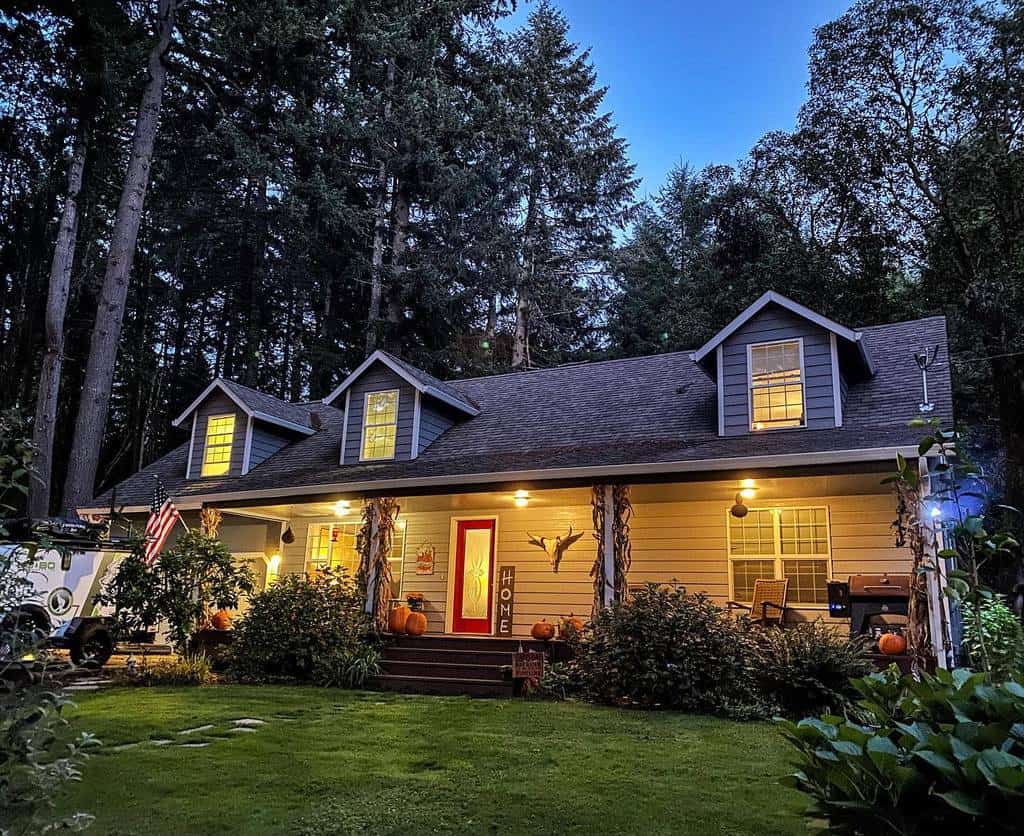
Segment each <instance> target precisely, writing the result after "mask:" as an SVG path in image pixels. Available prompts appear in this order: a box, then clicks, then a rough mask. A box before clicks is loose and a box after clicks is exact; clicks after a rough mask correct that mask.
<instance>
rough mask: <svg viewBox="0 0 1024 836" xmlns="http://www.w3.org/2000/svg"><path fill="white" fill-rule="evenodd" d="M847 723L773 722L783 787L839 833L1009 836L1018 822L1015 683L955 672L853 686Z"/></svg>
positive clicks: (1022, 794)
mask: <svg viewBox="0 0 1024 836" xmlns="http://www.w3.org/2000/svg"><path fill="white" fill-rule="evenodd" d="M853 684H854V687H856V688H857V690H858V691H859V692H860V695H861V699H860V700H859V701H858V703H857V706H856V710H855V711H853V712H851V714H852V718H851V719H844V718H842V717H836V716H829V715H826V716H823V717H822V718H821V719H814V718H809V719H805V720H801V721H800V722H799V723H796V724H794V723H791V722H788V721H780V724H781V727H782V729H783V732H784V734H785V735H786V737H787V738H788V739H789V740H790V741H791V742H792V744H793V745H794V746H795V747H796V748H797V750H798V751H799V752H800V760H799V771H798V772H796V773H795V774H794V775H792V776H790V778H789V779H787V783H788V784H789V785H791V786H795V787H797V788H799V789H801V790H802V791H804V792H806V793H808V794H809V795H811V796H812V798H813V799H814V802H815V803H814V807H813V808H812V811H811V812H812V814H814V815H817V816H822V817H824V818H826V819H827V820H828V822H829V825H830V830H831V832H835V833H849V834H854V833H857V834H882V833H901V834H930V833H952V832H955V831H957V830H960V831H961V832H965V833H1015V832H1017V831H1018V829H1019V827H1020V821H1021V816H1022V815H1024V791H1022V788H1024V732H1022V728H1021V724H1020V718H1021V717H1022V716H1024V684H1022V682H1021V681H1010V682H1005V683H1001V684H998V685H995V684H992V683H991V682H990V680H989V677H988V675H987V674H982V673H972V672H971V671H969V670H965V669H958V670H954V671H953V672H952V673H950V672H949V671H945V670H939V671H937V673H936V675H935V676H929V675H927V674H925V675H923V676H922V677H921V679H920V680H917V679H915V678H914V677H913V676H910V675H906V676H901V675H900V673H899V672H898V671H897V670H896V669H895V667H892V668H890V669H889V670H888V671H886V672H884V673H877V674H872V675H871V676H868V677H865V678H863V679H859V680H855V681H854V683H853Z"/></svg>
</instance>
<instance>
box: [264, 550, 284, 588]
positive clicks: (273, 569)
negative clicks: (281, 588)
mask: <svg viewBox="0 0 1024 836" xmlns="http://www.w3.org/2000/svg"><path fill="white" fill-rule="evenodd" d="M263 559H264V560H265V561H266V562H267V577H266V581H265V583H264V585H263V588H264V589H268V588H269V587H270V586H271V585H272V584H273V583H274V581H276V580H277V576H278V574H279V570H280V568H281V555H280V554H278V553H277V552H274V554H272V555H271V556H270V557H265V558H263Z"/></svg>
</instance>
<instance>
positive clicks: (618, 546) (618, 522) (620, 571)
mask: <svg viewBox="0 0 1024 836" xmlns="http://www.w3.org/2000/svg"><path fill="white" fill-rule="evenodd" d="M606 490H610V491H611V492H612V508H613V509H614V510H613V518H612V520H611V526H612V549H613V551H614V556H615V560H614V567H615V571H614V577H612V578H608V577H606V576H605V565H604V558H605V554H604V552H605V538H604V531H605V524H606V522H607V520H605V503H604V500H605V491H606ZM590 505H591V508H592V511H593V515H594V537H595V538H597V558H596V559H595V560H594V567H593V568H592V569H591V570H590V577H592V578H593V579H594V615H597V613H598V612H599V611H600V610H601V609H602V608H603V607H604V605H605V591H606V587H607V591H608V592H609V596H608V597H609V598H610V600H611V601H621V600H622V599H623V598H625V597H626V592H627V585H626V573H627V572H628V571H629V566H630V564H631V563H632V562H633V557H632V553H631V550H630V542H629V520H630V518H631V517H632V516H633V504H632V503H631V502H630V499H629V485H594V488H593V490H592V492H591V499H590Z"/></svg>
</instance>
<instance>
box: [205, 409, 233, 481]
mask: <svg viewBox="0 0 1024 836" xmlns="http://www.w3.org/2000/svg"><path fill="white" fill-rule="evenodd" d="M234 438H235V416H234V415H211V416H210V417H209V418H207V419H206V445H205V446H204V448H203V469H202V475H203V476H223V475H224V474H225V473H227V472H228V470H229V469H230V468H231V444H232V442H233V441H234Z"/></svg>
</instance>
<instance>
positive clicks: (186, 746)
mask: <svg viewBox="0 0 1024 836" xmlns="http://www.w3.org/2000/svg"><path fill="white" fill-rule="evenodd" d="M209 745H210V741H208V740H205V741H203V742H202V743H199V742H196V743H179V744H178V746H180V747H181V748H182V749H205V748H206V747H207V746H209Z"/></svg>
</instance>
